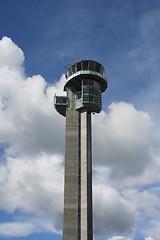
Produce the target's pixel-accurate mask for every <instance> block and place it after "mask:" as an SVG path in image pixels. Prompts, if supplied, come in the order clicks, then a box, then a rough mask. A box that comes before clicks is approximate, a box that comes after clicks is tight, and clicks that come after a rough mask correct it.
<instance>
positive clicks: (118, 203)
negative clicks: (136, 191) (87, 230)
mask: <svg viewBox="0 0 160 240" xmlns="http://www.w3.org/2000/svg"><path fill="white" fill-rule="evenodd" d="M94 209H95V234H96V235H106V234H114V233H118V234H121V233H122V234H123V233H125V232H126V233H131V232H132V230H133V226H134V220H135V209H134V205H133V204H132V203H131V202H130V201H127V200H125V198H123V197H122V196H121V195H120V194H119V192H118V191H116V190H115V189H113V188H111V187H110V186H107V185H98V184H95V186H94Z"/></svg>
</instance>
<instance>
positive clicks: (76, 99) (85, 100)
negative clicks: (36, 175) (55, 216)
mask: <svg viewBox="0 0 160 240" xmlns="http://www.w3.org/2000/svg"><path fill="white" fill-rule="evenodd" d="M106 88H107V82H106V78H105V69H104V67H103V66H102V65H101V64H100V63H98V62H96V61H92V60H81V61H79V62H77V63H75V64H73V65H71V66H69V68H68V70H67V72H66V83H65V85H64V91H66V93H67V95H66V96H55V108H56V110H57V111H58V112H59V113H60V114H61V115H63V116H65V117H66V147H65V183H64V221H63V240H92V239H93V224H92V138H91V113H99V112H100V111H101V109H102V97H101V93H102V92H104V91H105V90H106Z"/></svg>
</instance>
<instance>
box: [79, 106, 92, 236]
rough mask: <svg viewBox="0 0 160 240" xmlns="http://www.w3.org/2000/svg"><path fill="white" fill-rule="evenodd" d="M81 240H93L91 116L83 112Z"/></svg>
mask: <svg viewBox="0 0 160 240" xmlns="http://www.w3.org/2000/svg"><path fill="white" fill-rule="evenodd" d="M80 116H81V240H92V239H93V233H92V230H93V229H92V228H93V227H92V154H91V114H90V113H88V112H87V111H86V110H84V111H83V112H81V114H80Z"/></svg>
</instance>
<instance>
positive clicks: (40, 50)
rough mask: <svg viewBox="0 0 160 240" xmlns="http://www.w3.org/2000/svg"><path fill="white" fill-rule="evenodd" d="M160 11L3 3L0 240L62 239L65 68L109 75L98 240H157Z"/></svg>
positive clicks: (100, 128) (96, 179) (96, 185)
mask: <svg viewBox="0 0 160 240" xmlns="http://www.w3.org/2000/svg"><path fill="white" fill-rule="evenodd" d="M159 29H160V3H159V2H158V1H156V0H155V1H154V0H141V1H136V0H130V1H128V0H121V1H119V0H112V1H111V0H101V1H98V0H94V1H91V0H86V1H85V0H81V1H79V2H75V1H73V0H68V1H63V0H59V1H54V0H46V1H43V0H39V1H37V0H33V1H32V2H31V1H28V0H15V1H12V0H5V1H4V0H1V1H0V39H1V40H0V240H3V239H7V240H19V239H22V240H25V239H28V240H36V239H40V240H43V239H45V240H51V239H55V240H59V239H61V232H62V224H63V221H62V219H63V173H64V147H65V142H64V140H65V118H63V117H62V116H60V115H59V114H58V113H57V112H56V111H55V109H54V108H53V97H54V94H55V93H57V94H65V93H64V92H63V91H62V90H63V85H64V83H65V77H64V73H65V71H66V69H67V68H66V66H67V64H68V63H73V62H75V61H78V60H80V59H93V60H97V61H99V62H100V63H102V64H103V65H104V67H105V68H106V76H107V79H108V85H109V87H108V90H107V91H106V92H105V93H104V94H103V111H102V112H101V113H100V114H96V115H94V116H93V129H92V131H93V192H94V194H93V203H94V239H95V240H159V236H160V207H159V202H160V190H159V187H160V174H159V169H160V137H159V136H160V135H159V134H160V124H159V122H160V111H159V102H160V95H159V90H160V81H159V78H160V67H159V66H160V31H159Z"/></svg>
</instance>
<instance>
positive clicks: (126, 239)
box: [108, 236, 131, 240]
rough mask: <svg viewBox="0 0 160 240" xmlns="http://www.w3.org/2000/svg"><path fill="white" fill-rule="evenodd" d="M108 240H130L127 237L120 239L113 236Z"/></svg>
mask: <svg viewBox="0 0 160 240" xmlns="http://www.w3.org/2000/svg"><path fill="white" fill-rule="evenodd" d="M108 240H131V239H130V238H127V237H121V236H113V237H112V238H109V239H108Z"/></svg>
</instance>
